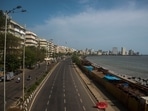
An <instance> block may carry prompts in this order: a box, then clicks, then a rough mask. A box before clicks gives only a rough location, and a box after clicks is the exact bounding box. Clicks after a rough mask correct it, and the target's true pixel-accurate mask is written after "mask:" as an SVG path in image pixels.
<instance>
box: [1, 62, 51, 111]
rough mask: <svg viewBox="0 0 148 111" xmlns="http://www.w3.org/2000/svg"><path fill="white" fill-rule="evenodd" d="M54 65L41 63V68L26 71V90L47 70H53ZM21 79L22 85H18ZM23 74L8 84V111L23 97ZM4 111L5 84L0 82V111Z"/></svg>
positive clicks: (16, 76)
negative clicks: (29, 77)
mask: <svg viewBox="0 0 148 111" xmlns="http://www.w3.org/2000/svg"><path fill="white" fill-rule="evenodd" d="M52 66H53V64H50V65H48V66H46V64H45V63H41V64H40V67H36V68H35V69H32V70H29V69H26V70H25V88H28V87H29V86H30V85H32V84H34V83H35V82H36V81H37V79H38V78H40V77H41V76H43V75H44V74H45V71H46V69H48V70H49V69H50V68H52ZM29 75H30V76H31V80H29V81H28V80H27V78H28V76H29ZM18 77H20V79H21V81H20V83H16V81H17V78H18ZM22 77H23V75H22V73H21V74H18V75H15V78H14V80H11V81H7V82H6V109H8V107H10V106H11V105H12V104H13V103H14V102H16V101H17V100H18V99H19V98H21V97H22V95H23V82H22ZM3 109H4V84H3V82H0V111H3Z"/></svg>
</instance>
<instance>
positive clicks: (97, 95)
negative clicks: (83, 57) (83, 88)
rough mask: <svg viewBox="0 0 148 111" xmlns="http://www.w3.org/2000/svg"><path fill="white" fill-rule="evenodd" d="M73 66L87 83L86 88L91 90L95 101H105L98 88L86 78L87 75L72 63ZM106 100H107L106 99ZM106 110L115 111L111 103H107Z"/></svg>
mask: <svg viewBox="0 0 148 111" xmlns="http://www.w3.org/2000/svg"><path fill="white" fill-rule="evenodd" d="M74 68H75V69H76V71H77V72H78V74H79V75H80V77H81V78H82V79H83V81H84V82H85V84H86V85H87V87H88V89H89V90H90V91H91V93H92V94H93V95H94V97H95V99H96V101H104V102H105V101H106V100H104V99H103V98H102V96H101V94H100V93H99V91H98V90H99V89H98V88H97V87H96V86H95V85H94V84H93V83H92V82H91V80H89V79H88V77H87V76H86V75H85V74H83V72H82V71H81V70H80V69H79V68H78V67H77V66H76V65H74ZM106 102H107V101H106ZM106 111H116V110H115V109H114V108H113V107H112V106H111V104H109V103H108V107H107V108H106Z"/></svg>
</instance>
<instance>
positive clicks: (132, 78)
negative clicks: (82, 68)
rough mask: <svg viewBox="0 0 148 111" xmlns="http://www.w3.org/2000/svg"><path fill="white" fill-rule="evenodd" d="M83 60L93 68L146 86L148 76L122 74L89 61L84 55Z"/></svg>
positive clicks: (147, 84) (147, 85)
mask: <svg viewBox="0 0 148 111" xmlns="http://www.w3.org/2000/svg"><path fill="white" fill-rule="evenodd" d="M84 60H86V61H88V62H89V63H90V64H91V65H92V66H93V67H94V68H95V69H99V70H101V71H103V72H104V73H108V74H111V75H114V76H117V77H119V78H122V79H125V80H127V81H130V82H132V83H134V84H140V85H142V86H144V87H147V88H148V78H144V77H139V76H132V75H128V74H123V73H120V74H119V73H117V72H115V71H112V70H110V69H109V68H106V67H103V66H101V65H99V64H97V63H95V62H91V61H90V60H88V59H86V57H84Z"/></svg>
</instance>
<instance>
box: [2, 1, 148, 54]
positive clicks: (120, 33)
mask: <svg viewBox="0 0 148 111" xmlns="http://www.w3.org/2000/svg"><path fill="white" fill-rule="evenodd" d="M0 3H1V4H0V10H3V11H6V10H11V9H12V8H15V7H16V6H18V5H21V6H22V7H23V8H24V9H26V10H27V12H26V13H14V14H10V16H11V18H12V19H13V20H14V21H16V22H18V23H19V24H21V25H22V26H23V25H24V26H26V29H27V30H30V31H32V32H34V33H36V34H37V35H38V37H40V38H45V39H46V40H50V39H53V42H54V43H55V44H58V45H64V46H67V47H71V48H75V49H79V50H84V49H86V48H88V49H94V50H98V49H102V50H111V49H112V47H118V48H120V47H125V48H126V49H132V50H134V51H136V52H140V54H148V48H147V47H148V0H0Z"/></svg>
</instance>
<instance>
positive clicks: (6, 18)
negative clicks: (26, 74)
mask: <svg viewBox="0 0 148 111" xmlns="http://www.w3.org/2000/svg"><path fill="white" fill-rule="evenodd" d="M20 8H22V7H21V6H17V7H16V8H13V9H12V10H9V11H6V12H5V16H6V17H5V38H4V111H6V50H7V48H6V47H7V46H6V45H7V42H6V41H7V20H8V14H9V13H15V10H16V9H20ZM21 12H26V10H21Z"/></svg>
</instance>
